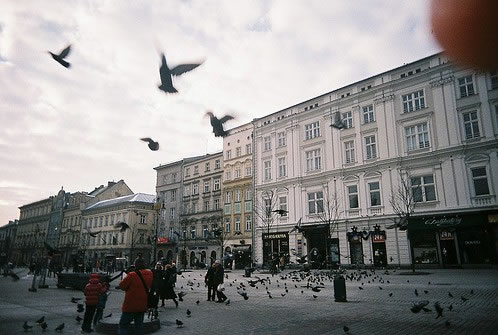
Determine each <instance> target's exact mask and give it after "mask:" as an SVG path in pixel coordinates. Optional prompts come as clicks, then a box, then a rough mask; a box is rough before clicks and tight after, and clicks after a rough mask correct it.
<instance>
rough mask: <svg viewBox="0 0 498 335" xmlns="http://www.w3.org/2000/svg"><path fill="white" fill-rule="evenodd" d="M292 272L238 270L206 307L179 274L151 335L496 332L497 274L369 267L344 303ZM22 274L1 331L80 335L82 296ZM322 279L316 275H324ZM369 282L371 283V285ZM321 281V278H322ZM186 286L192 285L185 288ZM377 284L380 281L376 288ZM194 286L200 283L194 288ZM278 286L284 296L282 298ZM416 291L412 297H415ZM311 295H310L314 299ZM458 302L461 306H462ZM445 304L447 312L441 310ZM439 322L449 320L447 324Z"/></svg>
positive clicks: (1, 283)
mask: <svg viewBox="0 0 498 335" xmlns="http://www.w3.org/2000/svg"><path fill="white" fill-rule="evenodd" d="M291 271H294V270H284V271H283V272H281V273H279V274H276V275H274V276H272V275H271V274H268V273H258V271H256V272H254V273H253V274H252V276H251V278H246V277H244V276H243V275H244V273H243V271H232V272H230V273H227V275H228V279H225V286H226V295H227V297H228V298H229V299H230V303H229V305H227V304H226V303H215V302H207V301H206V296H207V289H206V288H205V287H204V275H205V271H201V270H194V271H189V272H184V273H182V274H181V275H179V276H178V282H177V285H176V288H175V290H176V292H177V293H178V292H180V291H185V292H186V293H187V295H186V296H185V297H184V298H183V299H184V302H180V305H179V307H178V308H175V305H174V304H173V303H172V302H171V301H169V300H168V301H166V306H165V308H159V311H160V312H159V320H160V324H161V328H160V330H159V331H158V332H157V333H160V334H161V333H164V334H226V333H233V334H304V333H305V334H344V333H347V334H385V333H386V332H390V333H394V334H477V333H478V334H483V335H484V334H496V329H497V327H498V320H497V318H496V314H497V313H498V281H497V280H496V278H497V276H498V272H497V271H496V270H480V271H475V270H441V269H437V270H431V271H427V272H425V274H422V275H410V271H407V270H393V269H391V270H388V271H387V272H385V270H381V269H378V270H376V271H375V273H373V272H371V271H370V270H368V269H365V270H360V271H366V273H368V274H372V276H367V277H365V278H363V279H362V280H360V281H356V280H354V281H350V280H349V279H347V280H346V290H347V302H335V301H334V291H333V284H332V283H331V282H330V281H329V280H328V279H324V280H323V283H324V284H325V285H324V287H325V288H323V289H321V291H320V292H313V291H312V290H311V289H308V288H306V283H307V281H306V280H303V281H301V282H297V281H293V280H292V279H291V277H292V274H291ZM313 272H314V271H312V273H313ZM26 273H27V271H22V272H21V274H20V277H21V279H20V280H19V281H12V280H11V279H10V278H5V277H1V278H0V290H1V291H0V297H1V298H0V322H1V324H2V329H3V331H2V333H4V334H24V333H25V332H24V330H23V323H24V321H28V324H29V325H31V326H33V328H32V329H31V330H30V331H29V333H32V334H41V333H42V330H41V328H40V326H39V325H37V324H36V323H35V321H36V320H38V319H39V318H40V317H42V316H45V322H47V323H48V325H49V327H48V329H47V331H46V332H45V333H48V334H50V333H55V332H54V329H55V327H56V326H57V325H59V324H61V323H64V324H65V328H64V330H63V332H64V333H69V334H72V333H79V332H80V327H81V324H79V323H78V322H76V321H75V318H76V316H77V315H80V316H82V313H77V312H76V304H75V303H71V298H72V297H75V298H82V297H83V295H82V292H80V291H76V290H72V289H58V288H56V286H55V279H53V278H51V279H49V280H47V283H48V285H49V287H48V288H46V289H38V291H37V292H29V291H28V288H29V287H30V285H31V277H32V276H31V275H29V276H26ZM326 273H327V272H326V271H323V274H326ZM353 273H356V271H353V270H348V271H347V272H346V275H351V274H353ZM386 273H389V274H386ZM297 276H299V274H297ZM376 276H378V277H377V278H376V279H373V278H374V277H376ZM255 277H259V278H262V279H265V278H267V277H268V278H269V279H270V281H271V283H270V284H268V283H266V284H258V285H257V286H258V288H257V289H256V288H255V287H251V286H250V285H249V283H248V281H249V280H255ZM284 277H286V279H283V278H284ZM323 278H326V277H325V275H324V276H323ZM189 280H190V281H191V282H192V283H193V284H194V285H193V286H189V285H188V284H187V283H188V281H189ZM379 280H382V281H383V283H379ZM117 281H119V280H117ZM117 281H116V282H113V285H112V289H111V295H110V299H109V301H108V303H107V307H106V309H105V312H104V315H108V314H109V313H112V317H111V318H114V319H115V320H114V322H117V320H116V318H119V316H120V313H121V309H120V308H121V304H122V301H123V293H122V291H119V290H116V289H115V286H116V285H115V284H117ZM368 281H370V283H368ZM388 281H389V283H387V282H388ZM197 283H200V286H199V287H198V286H197ZM240 283H243V284H244V285H245V288H246V292H247V293H248V297H249V299H248V300H244V299H243V297H242V296H240V295H239V294H238V293H237V286H239V285H240ZM362 283H363V285H362ZM295 285H297V288H295ZM182 286H183V289H181V287H182ZM285 286H287V289H288V293H286V292H285ZM303 286H304V287H303ZM265 287H268V291H270V294H271V295H272V299H270V298H269V297H268V294H267V292H266V289H265ZM359 287H362V288H363V290H360V289H359ZM379 287H382V289H380V288H379ZM191 288H193V289H191ZM301 290H302V291H303V292H304V293H301ZM415 290H417V291H418V293H419V296H416V295H415V294H414V291H415ZM424 291H427V292H428V293H425V292H424ZM471 291H472V293H471ZM448 293H451V294H452V295H453V298H450V297H449V296H448ZM390 294H392V295H391V296H390ZM282 295H284V296H282ZM313 295H315V296H317V297H316V298H314V297H313ZM461 297H464V298H467V299H468V300H467V301H465V302H463V301H462V298H461ZM423 300H428V301H429V304H428V305H427V308H429V309H431V312H423V311H421V312H419V313H416V314H415V313H413V312H411V311H410V308H411V307H412V306H413V304H414V303H418V302H419V301H423ZM197 301H199V303H198V304H196V302H197ZM436 302H439V303H440V304H441V306H442V307H443V309H444V312H443V316H442V317H440V318H437V319H436V316H437V314H436V311H435V309H434V306H433V305H434V304H435V303H436ZM450 305H452V310H451V311H449V310H448V308H449V306H450ZM187 309H189V310H190V311H191V312H192V314H191V317H187V314H186V311H187ZM111 318H110V319H111ZM177 319H178V320H181V321H182V322H183V323H184V325H183V327H182V328H178V327H177V325H176V323H175V321H176V320H177ZM446 322H449V326H447V325H446ZM344 326H346V327H348V328H349V331H348V332H345V331H344V329H343V328H344Z"/></svg>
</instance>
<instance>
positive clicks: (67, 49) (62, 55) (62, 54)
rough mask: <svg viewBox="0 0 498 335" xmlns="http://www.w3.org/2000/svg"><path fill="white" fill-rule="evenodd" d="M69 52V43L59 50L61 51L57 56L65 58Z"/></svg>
mask: <svg viewBox="0 0 498 335" xmlns="http://www.w3.org/2000/svg"><path fill="white" fill-rule="evenodd" d="M70 52H71V45H68V46H67V47H66V48H65V49H64V50H62V51H61V53H60V54H59V57H60V58H66V57H67V55H69V53H70Z"/></svg>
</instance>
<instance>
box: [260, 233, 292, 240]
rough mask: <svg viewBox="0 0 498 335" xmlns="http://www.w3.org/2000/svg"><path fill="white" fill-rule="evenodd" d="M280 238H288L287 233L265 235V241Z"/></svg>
mask: <svg viewBox="0 0 498 335" xmlns="http://www.w3.org/2000/svg"><path fill="white" fill-rule="evenodd" d="M278 238H284V239H286V238H288V235H287V233H264V234H263V239H278Z"/></svg>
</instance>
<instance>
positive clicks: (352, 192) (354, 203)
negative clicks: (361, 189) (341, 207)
mask: <svg viewBox="0 0 498 335" xmlns="http://www.w3.org/2000/svg"><path fill="white" fill-rule="evenodd" d="M348 198H349V208H358V207H359V204H358V185H350V186H348Z"/></svg>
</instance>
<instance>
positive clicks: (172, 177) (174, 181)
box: [171, 172, 176, 183]
mask: <svg viewBox="0 0 498 335" xmlns="http://www.w3.org/2000/svg"><path fill="white" fill-rule="evenodd" d="M171 179H172V180H171V182H172V183H176V172H173V173H172V174H171Z"/></svg>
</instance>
